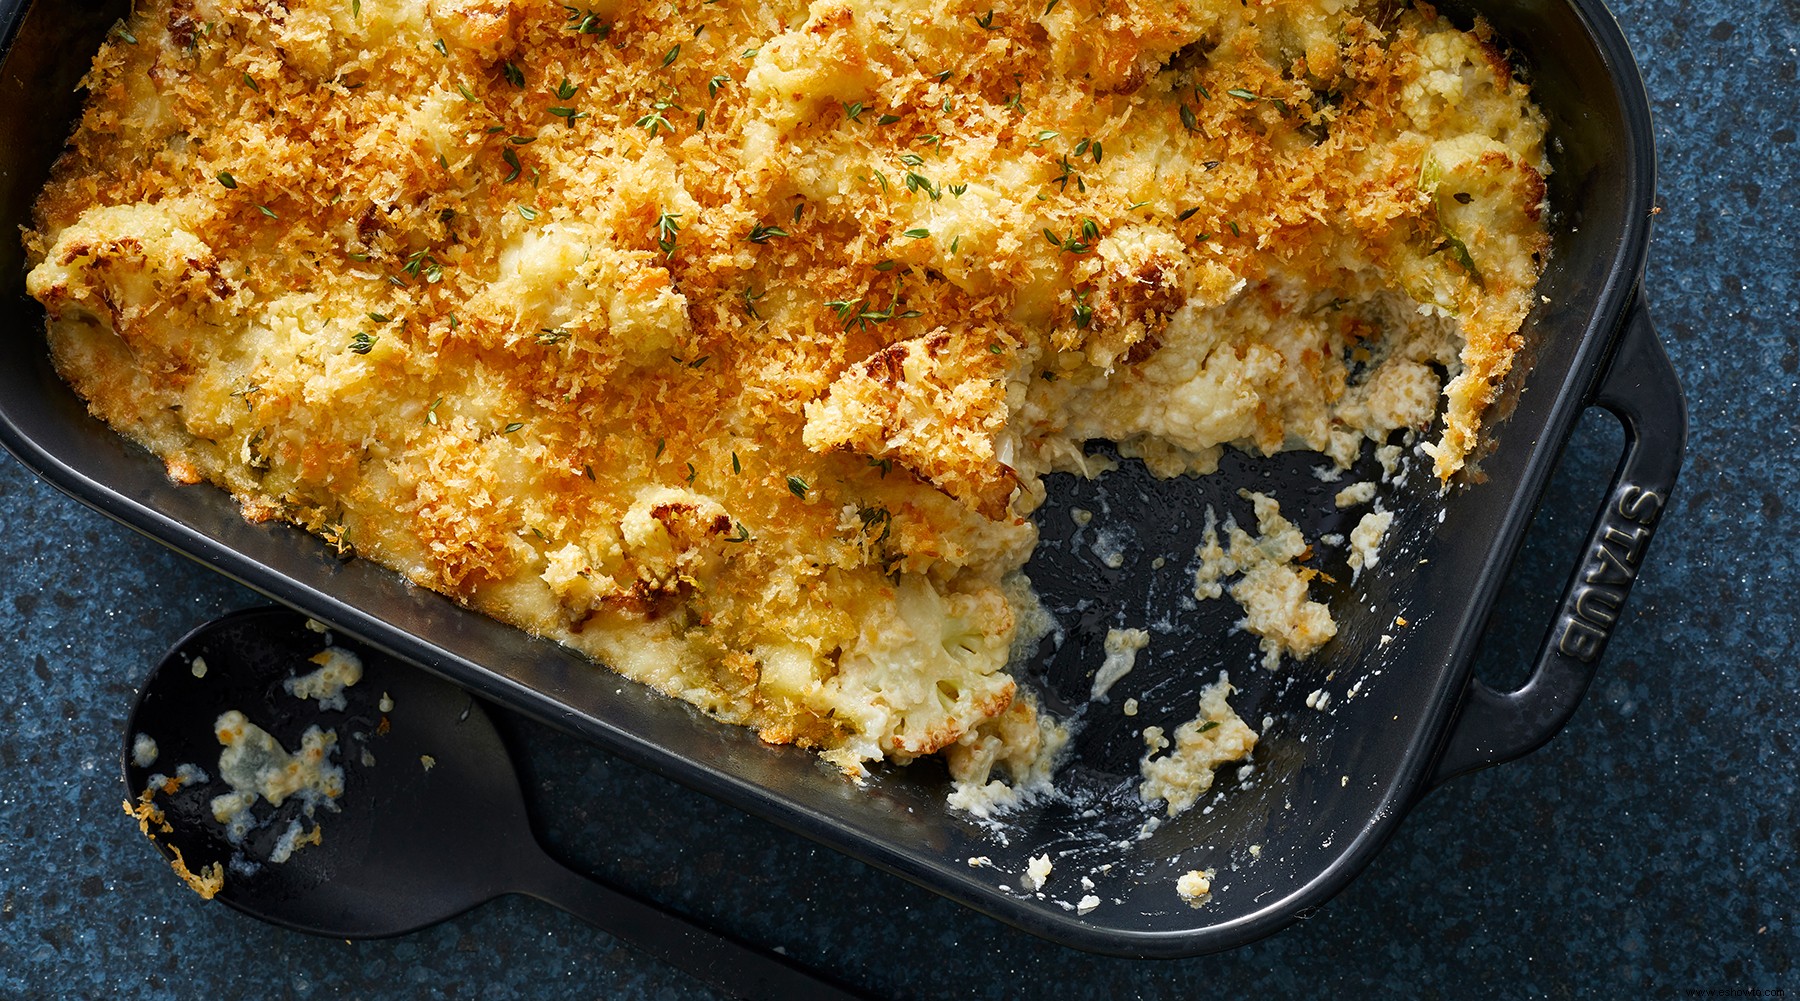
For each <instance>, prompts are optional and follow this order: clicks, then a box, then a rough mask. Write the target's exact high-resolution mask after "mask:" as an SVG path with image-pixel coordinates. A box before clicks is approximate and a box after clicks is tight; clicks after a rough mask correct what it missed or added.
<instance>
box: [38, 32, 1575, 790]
mask: <svg viewBox="0 0 1800 1001" xmlns="http://www.w3.org/2000/svg"><path fill="white" fill-rule="evenodd" d="M86 82H87V87H88V89H89V91H90V95H91V97H90V101H89V104H88V108H87V111H86V113H85V115H84V117H83V119H82V121H81V123H80V125H79V128H78V129H77V131H76V133H75V135H74V137H73V139H72V141H71V145H70V148H69V150H68V152H67V154H66V155H65V156H64V157H63V159H62V161H61V162H60V164H59V166H58V168H57V170H56V172H55V176H54V178H53V180H52V181H51V183H50V185H49V187H48V188H47V190H46V191H45V193H44V195H43V197H42V199H41V201H40V202H39V205H38V209H37V216H36V228H35V230H34V231H33V232H31V233H28V234H27V245H28V249H29V253H30V257H31V261H32V263H33V265H34V268H33V270H32V272H31V274H30V277H29V289H30V291H31V294H32V295H34V296H36V297H37V298H38V299H39V300H40V301H41V302H42V303H43V304H44V306H45V308H46V310H47V311H48V313H49V317H50V319H49V335H50V344H51V349H52V352H53V355H54V358H55V361H56V363H57V365H58V367H59V369H60V370H61V371H62V372H63V374H64V375H65V376H66V377H67V378H68V379H69V380H70V382H71V383H73V385H74V386H75V387H76V389H77V390H78V391H79V392H80V393H81V394H82V395H83V396H85V397H86V398H87V399H88V400H89V402H90V404H91V406H92V408H93V410H94V412H95V413H96V414H98V415H100V416H101V417H103V418H104V419H106V420H107V421H109V422H111V423H112V424H113V425H114V426H115V427H117V428H119V429H120V430H121V431H123V432H124V433H126V434H128V435H130V436H131V437H133V438H134V439H136V440H138V441H140V442H142V443H143V444H145V445H146V446H148V447H149V448H150V449H152V450H153V451H155V452H156V453H158V454H159V455H161V456H162V457H163V458H164V459H165V461H166V462H167V464H168V467H169V470H170V473H171V475H172V476H174V477H175V478H176V479H178V480H180V481H182V482H197V481H200V480H211V481H213V482H215V483H218V484H220V485H221V486H223V487H225V488H226V489H229V490H230V491H231V492H232V493H233V494H234V495H236V497H237V498H238V499H239V501H240V502H241V504H242V506H243V509H244V512H245V514H246V515H247V516H248V517H250V518H253V519H273V518H279V519H285V520H288V521H292V522H294V523H297V524H299V525H302V526H304V527H306V528H308V529H310V530H312V531H315V532H318V533H320V534H321V535H323V536H324V537H325V538H326V539H327V540H329V541H330V542H331V543H332V544H333V545H335V546H337V547H338V548H339V549H340V550H342V551H351V550H354V551H355V552H356V553H358V554H360V555H363V556H366V557H368V558H371V559H374V560H377V561H379V562H381V563H384V564H386V565H388V566H390V567H393V568H394V569H396V570H398V571H399V572H401V573H403V574H405V575H406V576H407V577H409V578H411V579H412V580H414V581H417V582H418V583H420V584H422V585H425V586H427V587H430V588H434V589H437V590H439V591H442V592H444V593H446V594H448V595H450V596H452V597H454V598H455V599H456V600H458V601H460V602H463V603H465V604H467V605H470V606H472V607H475V608H478V609H481V610H483V611H486V612H488V613H490V614H492V615H495V616H497V617H499V618H501V619H504V620H506V621H508V622H511V623H514V624H516V625H518V626H520V627H522V628H525V629H528V630H531V631H533V632H536V633H539V634H542V635H544V636H548V637H552V638H554V639H556V640H559V641H561V642H563V643H566V644H568V645H570V646H572V647H574V648H576V649H578V650H581V651H584V652H586V653H588V654H590V655H592V656H594V657H596V658H598V659H600V660H602V661H604V662H605V663H607V664H608V665H610V666H612V667H613V668H615V669H617V670H619V671H621V672H622V673H624V674H626V675H628V676H630V677H632V678H635V679H638V680H640V681H643V682H645V683H648V684H651V685H653V686H655V687H657V688H659V689H661V690H663V691H665V692H668V693H670V694H672V695H676V696H678V697H681V698H684V699H687V700H688V701H690V702H692V703H694V704H696V705H698V706H700V707H702V708H703V709H705V710H706V711H708V712H710V713H713V714H714V715H716V716H718V717H720V718H723V719H726V720H730V721H734V722H739V723H744V724H749V725H752V726H755V727H757V728H759V729H760V731H761V733H762V735H763V736H764V737H765V738H766V739H768V740H770V741H777V742H799V743H801V744H805V745H808V746H813V747H817V748H820V749H821V750H823V751H824V752H826V756H827V757H828V758H829V759H830V760H832V761H834V762H836V763H837V764H839V765H840V766H842V767H844V768H845V769H846V770H849V771H851V772H853V773H855V772H859V771H860V769H861V767H862V765H863V763H864V762H868V761H872V760H877V759H881V758H884V757H885V758H891V759H895V760H900V761H905V760H908V759H911V758H913V757H916V756H918V755H923V754H929V753H933V752H937V751H940V750H944V749H946V748H956V749H957V750H956V751H955V752H954V753H953V754H952V755H951V759H952V762H953V764H955V763H960V764H958V768H959V773H961V774H965V776H967V777H972V778H973V779H974V780H976V781H978V782H979V781H984V780H985V779H986V777H987V776H986V773H987V770H988V769H990V768H993V767H995V766H996V765H999V766H1000V767H1002V768H1005V769H1009V770H1011V771H1012V772H1013V773H1014V774H1025V773H1026V772H1028V771H1029V770H1030V769H1031V768H1032V767H1033V764H1032V763H1033V761H1034V756H1035V755H1036V753H1037V751H1038V749H1039V748H1040V747H1041V746H1043V744H1042V742H1043V741H1045V740H1046V739H1047V738H1046V730H1045V729H1044V728H1043V727H1041V726H1040V725H1038V722H1037V721H1036V716H1035V711H1034V710H1033V708H1032V707H1031V704H1030V702H1029V700H1027V699H1024V698H1020V697H1018V696H1019V692H1018V689H1017V686H1016V685H1015V683H1014V681H1013V680H1012V678H1011V677H1010V676H1009V675H1008V674H1007V672H1006V670H1005V668H1006V661H1007V653H1008V650H1009V646H1010V641H1011V639H1012V637H1013V633H1014V630H1015V626H1014V620H1015V603H1013V602H1009V600H1008V599H1007V596H1006V591H1005V589H1004V588H1003V586H1002V582H1003V581H1004V580H1005V579H1006V578H1007V576H1008V575H1009V574H1011V573H1013V572H1014V571H1016V570H1017V569H1018V568H1019V567H1020V566H1021V565H1022V564H1023V563H1024V561H1025V559H1026V557H1027V556H1028V555H1029V553H1030V551H1031V549H1032V546H1033V544H1034V542H1035V539H1036V533H1035V530H1034V528H1033V526H1032V525H1031V523H1030V522H1029V521H1028V520H1026V515H1027V514H1028V513H1029V511H1030V510H1031V509H1032V508H1033V507H1034V506H1035V504H1036V503H1037V501H1038V500H1039V499H1040V498H1041V496H1042V485H1041V476H1042V474H1043V473H1045V472H1047V471H1050V470H1054V469H1078V468H1083V464H1082V448H1083V445H1084V443H1085V442H1086V441H1087V440H1089V439H1095V438H1105V439H1111V440H1113V441H1116V442H1118V443H1119V444H1120V447H1121V449H1122V450H1123V451H1124V452H1125V453H1126V454H1129V455H1137V456H1141V457H1143V458H1144V459H1145V461H1147V462H1148V463H1150V465H1151V468H1152V469H1154V470H1156V471H1158V472H1160V473H1165V474H1173V473H1176V472H1183V471H1200V472H1204V471H1207V470H1209V469H1211V468H1212V466H1213V465H1214V464H1215V463H1216V461H1217V458H1218V455H1219V452H1220V449H1221V447H1223V446H1226V445H1233V446H1237V447H1241V448H1246V449H1251V450H1254V451H1259V452H1270V451H1274V450H1278V449H1283V448H1302V447H1303V448H1312V449H1319V450H1322V451H1324V452H1325V453H1326V454H1328V455H1330V456H1332V457H1333V458H1334V459H1336V460H1337V461H1338V462H1340V463H1341V464H1347V463H1348V462H1349V461H1351V460H1352V459H1353V458H1354V457H1355V455H1356V454H1357V451H1358V450H1359V449H1360V448H1361V447H1363V445H1364V443H1365V441H1366V440H1368V439H1375V440H1377V441H1378V442H1379V441H1381V440H1385V438H1386V437H1387V435H1388V433H1389V432H1390V431H1393V430H1395V429H1399V428H1411V429H1424V428H1427V427H1429V426H1430V424H1431V422H1432V421H1433V419H1434V415H1438V414H1440V413H1441V416H1442V419H1443V427H1444V430H1443V434H1442V437H1441V440H1439V441H1437V442H1436V443H1434V444H1432V445H1430V446H1428V447H1429V448H1430V450H1431V452H1432V454H1433V456H1434V458H1435V462H1436V467H1437V471H1438V473H1439V474H1440V475H1442V476H1446V477H1447V476H1449V475H1451V474H1452V473H1453V472H1454V471H1455V470H1457V469H1458V468H1459V466H1460V465H1461V464H1462V462H1463V459H1464V457H1465V456H1466V455H1467V453H1468V452H1469V450H1470V448H1471V447H1472V445H1473V444H1474V441H1475V435H1476V432H1477V429H1478V428H1479V423H1480V418H1481V415H1482V412H1483V410H1484V408H1485V407H1486V405H1487V403H1488V401H1489V400H1490V398H1491V397H1492V396H1493V393H1494V391H1495V385H1496V383H1497V381H1498V379H1499V378H1500V377H1501V376H1503V375H1504V374H1505V373H1506V371H1507V369H1508V368H1509V366H1510V365H1511V361H1512V357H1513V354H1514V352H1515V350H1516V348H1517V346H1518V329H1519V326H1520V323H1521V321H1522V318H1523V317H1524V315H1525V313H1526V311H1527V310H1528V309H1529V307H1530V304H1531V291H1532V288H1533V285H1534V283H1535V281H1536V278H1537V275H1538V272H1539V270H1540V266H1541V255H1542V254H1543V253H1544V251H1545V249H1546V247H1547V240H1546V236H1545V231H1544V225H1543V219H1542V214H1543V199H1544V185H1543V174H1544V172H1545V170H1546V169H1547V167H1546V165H1545V162H1544V124H1543V120H1542V117H1541V116H1540V115H1539V114H1538V112H1537V111H1536V110H1534V109H1533V107H1532V106H1531V104H1530V102H1529V100H1528V96H1527V94H1526V91H1525V88H1524V87H1522V86H1521V85H1520V84H1519V83H1517V82H1516V81H1514V80H1513V78H1512V77H1511V75H1510V73H1509V71H1508V68H1507V66H1506V64H1505V62H1504V60H1503V59H1502V57H1501V55H1500V53H1499V51H1498V49H1497V48H1496V47H1495V45H1494V44H1493V43H1492V41H1491V40H1490V39H1489V38H1488V35H1487V31H1486V29H1485V27H1484V26H1482V25H1481V24H1479V23H1477V24H1476V25H1475V27H1474V29H1473V30H1472V31H1462V30H1457V29H1456V28H1454V27H1453V26H1452V25H1450V24H1448V23H1447V22H1445V21H1444V20H1442V19H1440V18H1438V17H1437V15H1436V14H1435V12H1434V11H1432V10H1431V9H1430V8H1429V7H1427V6H1425V5H1424V4H1422V3H1421V4H1417V5H1416V6H1415V7H1412V8H1403V7H1401V6H1400V5H1397V4H1394V3H1391V2H1388V0H1373V2H1356V0H1256V2H1250V3H1246V2H1241V0H1159V2H1155V3H1151V2H1146V0H1126V2H1122V3H1113V4H1105V3H1102V2H1100V0H1050V2H1048V3H1046V2H1044V0H976V2H971V0H945V2H933V3H905V2H898V0H816V2H813V3H810V4H803V3H797V2H794V0H775V2H758V3H747V2H744V0H717V2H712V0H684V2H682V3H679V4H677V3H666V2H637V3H634V2H628V0H600V2H599V3H598V4H597V5H595V6H591V7H590V6H588V5H587V4H585V3H584V4H580V5H577V6H563V5H560V4H547V3H541V2H528V0H146V2H143V3H140V4H139V5H138V9H137V11H136V12H135V13H134V14H133V15H132V16H131V17H130V18H129V19H128V20H127V21H126V22H124V23H123V24H121V26H120V27H119V28H118V29H117V30H115V31H114V33H113V35H112V36H111V38H110V39H109V41H108V42H107V44H106V45H105V46H104V47H103V48H102V49H101V51H100V53H99V54H98V56H97V57H96V58H95V61H94V65H93V68H92V71H91V72H90V73H89V75H88V77H87V81H86ZM1049 743H1050V744H1056V743H1057V741H1056V740H1053V739H1052V740H1050V741H1049Z"/></svg>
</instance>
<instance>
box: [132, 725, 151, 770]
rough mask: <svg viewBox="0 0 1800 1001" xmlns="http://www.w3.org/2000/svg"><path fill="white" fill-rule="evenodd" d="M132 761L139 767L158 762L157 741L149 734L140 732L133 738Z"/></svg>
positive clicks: (146, 766) (147, 766)
mask: <svg viewBox="0 0 1800 1001" xmlns="http://www.w3.org/2000/svg"><path fill="white" fill-rule="evenodd" d="M131 763H132V764H134V765H136V766H138V767H139V768H149V767H150V766H151V765H154V764H156V741H155V740H154V739H152V738H151V736H150V735H149V734H147V733H140V734H138V735H137V736H135V737H133V738H132V739H131Z"/></svg>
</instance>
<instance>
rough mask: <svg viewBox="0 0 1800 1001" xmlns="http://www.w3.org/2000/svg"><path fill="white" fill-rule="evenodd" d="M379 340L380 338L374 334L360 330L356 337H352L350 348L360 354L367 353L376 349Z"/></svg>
mask: <svg viewBox="0 0 1800 1001" xmlns="http://www.w3.org/2000/svg"><path fill="white" fill-rule="evenodd" d="M377 340H379V338H377V337H376V336H375V335H374V334H371V333H367V332H366V331H358V332H357V334H356V336H355V337H352V338H350V350H351V351H353V352H355V353H356V354H359V355H366V354H368V353H369V352H370V351H372V350H374V348H375V342H376V341H377Z"/></svg>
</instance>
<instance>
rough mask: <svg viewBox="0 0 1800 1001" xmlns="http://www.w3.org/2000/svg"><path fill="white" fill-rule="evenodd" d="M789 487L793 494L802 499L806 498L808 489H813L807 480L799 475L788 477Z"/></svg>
mask: <svg viewBox="0 0 1800 1001" xmlns="http://www.w3.org/2000/svg"><path fill="white" fill-rule="evenodd" d="M787 487H788V492H789V493H791V494H793V495H794V496H795V497H798V498H800V499H801V500H805V499H806V492H807V491H808V490H811V489H812V488H811V487H809V486H807V485H806V481H805V480H803V479H801V478H800V477H798V476H790V477H788V478H787Z"/></svg>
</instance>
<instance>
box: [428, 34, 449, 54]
mask: <svg viewBox="0 0 1800 1001" xmlns="http://www.w3.org/2000/svg"><path fill="white" fill-rule="evenodd" d="M431 47H432V48H434V49H436V50H438V55H440V56H447V55H449V54H450V50H449V49H448V48H446V47H445V46H444V40H443V39H441V38H440V39H438V40H437V41H435V42H432V43H431Z"/></svg>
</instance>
